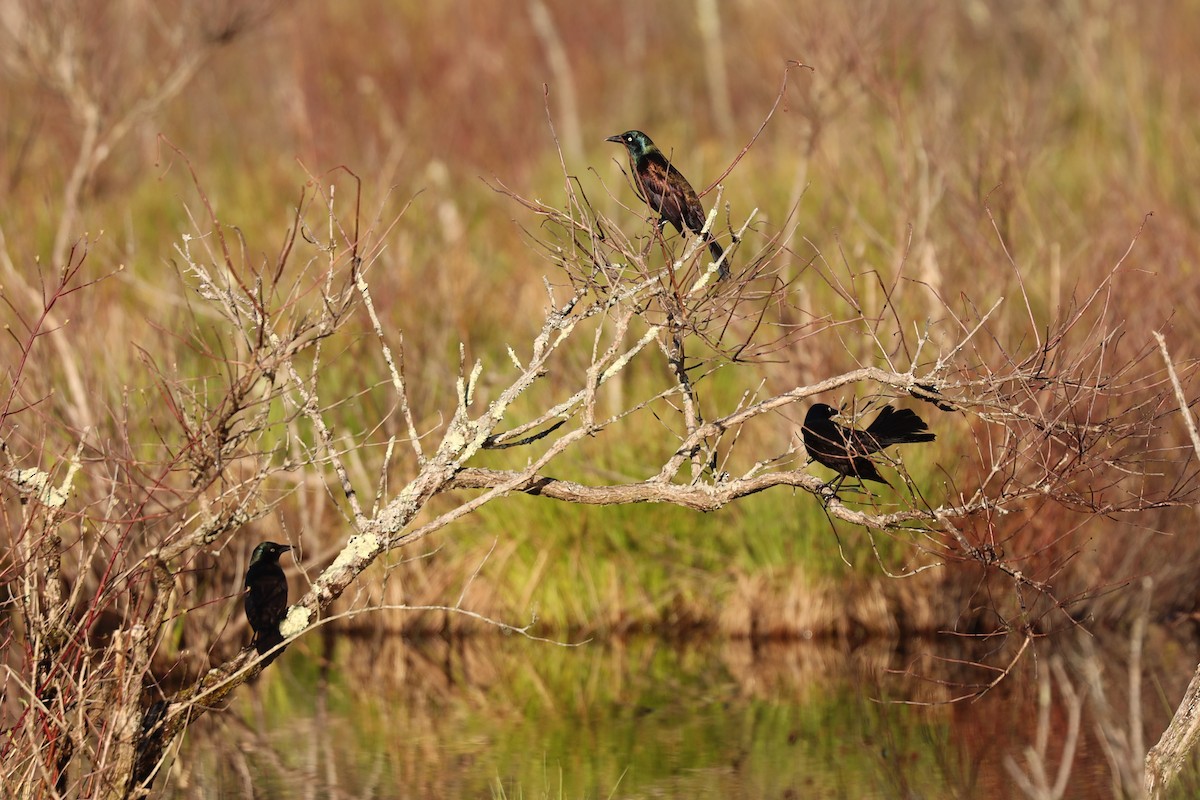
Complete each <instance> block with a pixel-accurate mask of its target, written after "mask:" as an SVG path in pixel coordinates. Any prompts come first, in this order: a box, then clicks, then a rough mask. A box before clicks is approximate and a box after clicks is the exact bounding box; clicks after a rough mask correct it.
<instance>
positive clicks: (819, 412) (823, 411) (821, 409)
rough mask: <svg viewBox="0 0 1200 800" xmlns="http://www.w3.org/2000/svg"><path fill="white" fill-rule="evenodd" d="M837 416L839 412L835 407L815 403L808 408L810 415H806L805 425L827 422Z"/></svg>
mask: <svg viewBox="0 0 1200 800" xmlns="http://www.w3.org/2000/svg"><path fill="white" fill-rule="evenodd" d="M837 415H838V410H837V409H836V408H834V407H833V406H830V405H826V404H825V403H813V404H812V405H811V406H809V407H808V413H807V414H805V415H804V423H805V424H806V425H807V424H810V423H813V422H825V421H827V420H831V419H833V418H834V417H836V416H837Z"/></svg>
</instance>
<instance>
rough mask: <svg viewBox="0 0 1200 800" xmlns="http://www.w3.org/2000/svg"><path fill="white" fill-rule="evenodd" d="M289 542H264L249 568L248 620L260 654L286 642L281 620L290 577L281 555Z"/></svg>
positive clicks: (247, 583) (247, 582) (257, 550)
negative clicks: (284, 569) (281, 561)
mask: <svg viewBox="0 0 1200 800" xmlns="http://www.w3.org/2000/svg"><path fill="white" fill-rule="evenodd" d="M291 549H292V548H291V546H290V545H286V544H275V542H262V543H261V544H259V545H258V547H255V548H254V553H253V554H252V555H251V556H250V568H249V569H247V570H246V597H245V603H246V620H247V621H248V622H249V623H250V627H251V628H253V629H254V640H253V641H252V642H251V644H253V645H254V648H255V649H256V650H257V651H258V653H259V655H261V654H263V653H266V652H267V651H268V650H270V649H271V648H273V647H274V646H275V645H277V644H279V643H280V642H282V641H283V636H282V635H281V634H280V633H279V623H280V622H282V621H283V615H284V612H286V611H287V595H288V586H287V576H285V575H284V574H283V567H281V566H279V557H280V556H281V555H283V554H284V553H286V552H287V551H288V550H291Z"/></svg>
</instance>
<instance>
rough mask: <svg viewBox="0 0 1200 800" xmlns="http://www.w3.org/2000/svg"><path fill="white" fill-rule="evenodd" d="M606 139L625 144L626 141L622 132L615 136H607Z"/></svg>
mask: <svg viewBox="0 0 1200 800" xmlns="http://www.w3.org/2000/svg"><path fill="white" fill-rule="evenodd" d="M604 141H606V142H616V143H617V144H625V141H624V140H623V139H622V138H621V134H619V133H618V134H617V135H615V136H610V137H608V138H607V139H605V140H604Z"/></svg>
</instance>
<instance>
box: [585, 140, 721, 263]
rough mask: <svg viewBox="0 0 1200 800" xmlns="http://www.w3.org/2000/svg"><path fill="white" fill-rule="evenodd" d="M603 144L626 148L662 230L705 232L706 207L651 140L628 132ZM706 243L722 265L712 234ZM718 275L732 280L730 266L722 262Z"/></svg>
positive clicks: (637, 178)
mask: <svg viewBox="0 0 1200 800" xmlns="http://www.w3.org/2000/svg"><path fill="white" fill-rule="evenodd" d="M604 141H606V142H617V143H618V144H623V145H625V149H626V150H628V151H629V166H630V168H631V169H632V170H633V179H634V182H635V183H636V185H637V190H638V192H640V193H641V195H642V199H643V200H645V201H646V205H648V206H650V210H651V211H653V212H655V213H656V214H658V215H659V216H660V217H661V219H659V222H658V225H659V227H660V228H661V227H662V226H663V225H664V224H665V223H667V222H669V223H671V224H672V225H674V226H675V230H677V231H679V232H680V233H683V228H684V226H685V225H686V226H687V229H688V230H689V231H691V232H692V233H695V234H700V232H701V231H703V230H704V207H703V206H701V205H700V198H699V197H697V196H696V190H695V189H693V188H692V185H691V184H690V183H688V182H687V178H685V177H683V174H682V173H681V172H680V171H679V170H677V169H675V165H674V164H672V163H671V162H670V161H668V160H667V157H666V156H664V155H663V152H662V150H659V149H658V147H656V146H655V144H654V142H652V141H650V137H649V136H647V135H646V134H644V133H642V132H641V131H625V133H619V134H617V135H616V136H610V137H608V138H607V139H605V140H604ZM704 241H706V242H707V243H708V252H709V253H711V254H712V257H713V261H720V260H721V255H722V254H723V253H724V251H723V250H722V249H721V245H719V244H717V240H716V239H714V238H713V237H712V234H711V233H708V234H705V235H704ZM717 275H718V279H719V280H724V279H725V278H728V277H729V264H728V263H727V262H722V264H721V267H720V271H719V272H718V273H717Z"/></svg>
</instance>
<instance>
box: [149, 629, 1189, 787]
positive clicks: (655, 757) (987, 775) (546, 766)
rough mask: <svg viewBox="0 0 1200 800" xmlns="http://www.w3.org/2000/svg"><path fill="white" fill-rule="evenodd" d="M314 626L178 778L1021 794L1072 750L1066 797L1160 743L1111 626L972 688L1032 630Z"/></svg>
mask: <svg viewBox="0 0 1200 800" xmlns="http://www.w3.org/2000/svg"><path fill="white" fill-rule="evenodd" d="M1163 641H1164V642H1167V640H1163ZM304 644H305V643H303V642H301V643H299V644H297V645H294V646H293V647H292V648H291V649H289V651H288V652H287V653H286V654H285V656H284V657H283V658H282V659H280V661H279V662H277V663H276V664H275V665H274V666H273V667H272V668H271V669H269V670H267V672H266V673H265V674H264V675H263V677H262V678H261V679H260V680H259V681H258V682H257V684H255V685H253V686H247V687H243V688H241V689H239V693H238V695H237V696H236V697H235V698H234V702H233V703H232V705H231V706H230V707H229V708H228V709H226V710H225V711H222V712H216V713H213V714H210V715H208V717H207V718H205V719H204V720H202V721H201V722H199V723H197V725H195V726H193V729H192V731H191V732H190V733H189V735H188V737H187V739H186V740H185V742H184V743H183V746H182V748H181V751H180V753H179V754H178V756H177V758H176V759H175V760H174V762H173V765H172V766H171V768H170V771H169V773H168V775H166V776H165V777H163V778H160V782H159V787H160V788H161V789H162V790H164V794H165V796H167V797H181V798H182V797H189V798H190V797H197V798H210V797H297V798H325V797H333V798H337V797H345V798H368V797H373V798H688V800H702V799H706V798H714V799H715V798H756V799H757V798H808V797H814V798H825V797H829V798H889V799H890V798H906V799H907V798H943V797H944V798H1008V797H1017V798H1019V797H1025V796H1027V795H1026V794H1024V793H1023V791H1022V789H1021V786H1020V785H1019V784H1020V781H1021V777H1019V776H1022V775H1023V776H1025V780H1035V781H1036V778H1037V774H1038V773H1039V772H1040V773H1042V774H1044V775H1046V776H1047V777H1046V778H1045V779H1044V780H1045V781H1046V782H1047V783H1051V784H1052V783H1053V782H1054V781H1055V780H1056V779H1057V778H1058V776H1059V775H1060V774H1061V773H1060V772H1059V770H1060V769H1064V767H1063V766H1062V765H1063V762H1064V758H1063V754H1064V752H1066V751H1068V750H1069V754H1070V759H1069V761H1068V762H1067V764H1068V765H1067V767H1065V769H1066V778H1067V780H1066V783H1065V786H1066V791H1065V793H1064V794H1063V796H1064V797H1067V798H1110V797H1120V796H1121V794H1120V788H1119V785H1120V778H1119V773H1120V771H1121V769H1122V766H1121V763H1122V761H1124V762H1126V764H1125V768H1126V771H1127V772H1128V771H1130V769H1132V770H1135V771H1136V769H1138V767H1139V765H1140V758H1141V755H1140V754H1138V755H1131V754H1129V753H1126V752H1122V749H1121V746H1120V741H1121V740H1122V738H1124V740H1126V741H1129V740H1131V738H1132V739H1133V740H1136V737H1131V735H1130V734H1131V731H1129V730H1128V725H1129V724H1130V723H1129V720H1130V719H1131V716H1130V714H1129V707H1128V693H1127V688H1128V685H1129V672H1128V669H1127V659H1124V658H1123V657H1122V656H1121V654H1120V653H1121V650H1122V648H1123V647H1125V648H1126V649H1127V644H1128V643H1127V642H1120V641H1117V642H1114V643H1113V645H1112V647H1111V648H1108V649H1105V648H1104V647H1102V646H1100V645H1098V644H1097V640H1095V639H1094V638H1092V637H1083V639H1082V641H1081V642H1079V643H1075V642H1072V643H1071V644H1070V646H1067V647H1063V645H1062V642H1061V639H1060V640H1059V642H1058V643H1057V644H1056V645H1055V649H1054V650H1051V649H1049V647H1046V646H1042V645H1040V644H1038V643H1035V644H1033V645H1031V646H1030V647H1028V648H1027V649H1026V651H1025V652H1024V653H1023V655H1022V657H1021V659H1020V660H1019V661H1018V663H1017V665H1016V667H1015V668H1014V669H1013V671H1012V674H1010V675H1009V676H1008V678H1006V679H1005V680H1003V681H1001V682H1000V683H999V685H998V686H997V687H996V688H994V689H992V690H990V691H988V692H987V693H985V694H984V695H983V696H982V698H979V699H975V700H969V699H964V700H959V701H957V702H953V700H954V698H957V697H962V696H964V695H967V694H970V693H971V691H972V690H973V689H977V688H978V687H979V686H982V685H986V684H987V683H990V682H991V681H992V680H994V679H995V678H996V677H997V676H998V673H996V672H994V671H991V670H988V669H982V668H980V667H978V666H972V665H971V663H970V662H979V661H986V662H987V663H989V664H1001V665H1003V664H1004V663H1007V659H1008V658H1010V657H1011V656H1012V655H1015V653H1016V652H1017V650H1018V649H1019V647H1018V646H1019V644H1020V643H1019V642H1017V643H1012V642H1008V643H1004V644H1002V645H999V646H997V645H995V644H991V643H989V644H988V645H987V650H986V652H980V650H981V648H980V647H979V646H978V644H976V645H975V651H976V652H967V648H966V647H965V645H964V644H963V642H962V641H961V640H958V641H951V642H949V643H947V642H937V641H921V642H914V643H908V645H907V646H906V647H903V648H898V647H897V646H896V643H894V642H893V643H887V644H878V645H873V644H870V643H868V644H867V645H864V646H859V647H850V646H848V645H836V644H829V643H817V642H795V643H781V644H766V645H753V644H751V643H750V642H747V641H725V640H721V641H713V640H701V641H691V642H684V643H681V642H678V641H665V640H662V639H656V638H644V639H632V640H629V639H626V640H622V641H620V642H600V641H594V642H590V643H587V644H585V645H582V646H578V647H561V646H556V645H552V644H546V643H543V642H536V641H531V640H529V639H525V638H522V637H517V636H477V637H473V638H467V639H460V640H456V641H452V642H447V641H444V640H442V639H440V638H433V639H428V640H420V641H412V640H405V639H401V638H398V637H381V638H378V639H370V638H353V639H351V638H342V639H338V640H333V641H329V642H326V643H324V645H322V644H321V643H320V642H314V643H313V644H312V645H310V646H309V647H308V649H306V648H305V647H304V646H303V645H304ZM322 647H324V648H325V649H326V651H327V654H328V655H327V657H326V655H323V654H322V653H321V652H319V651H320V650H321V649H322ZM1187 650H1188V648H1186V647H1182V646H1179V645H1171V644H1169V642H1167V643H1157V644H1156V643H1154V642H1149V643H1148V644H1147V647H1146V656H1145V657H1144V659H1143V660H1144V664H1145V672H1144V676H1143V680H1142V683H1143V684H1144V686H1145V689H1144V690H1143V693H1142V695H1143V701H1142V705H1143V706H1144V707H1143V708H1141V713H1142V714H1143V716H1144V724H1143V726H1142V727H1143V729H1144V732H1145V739H1146V742H1145V746H1146V747H1148V746H1149V745H1150V744H1153V743H1154V741H1156V740H1157V737H1158V735H1159V733H1160V732H1161V730H1162V728H1163V726H1164V725H1165V723H1166V720H1167V719H1168V718H1169V715H1170V708H1169V706H1170V705H1171V704H1172V703H1174V702H1178V697H1179V696H1180V695H1181V693H1182V688H1183V686H1184V685H1185V684H1186V681H1187V679H1188V678H1189V677H1190V675H1191V671H1192V669H1193V668H1194V665H1195V660H1194V655H1195V654H1194V653H1189V652H1185V651H1187ZM1188 659H1192V660H1191V662H1190V664H1191V665H1190V666H1189V665H1188ZM1169 662H1170V663H1169ZM1176 662H1177V663H1176ZM1097 675H1100V676H1103V677H1102V681H1103V683H1100V684H1097V683H1089V679H1094V678H1095V677H1096V676H1097ZM1089 676H1091V678H1089ZM1072 698H1073V700H1072ZM1073 709H1077V710H1078V712H1079V713H1078V716H1077V717H1076V716H1073ZM1133 718H1136V717H1133ZM1075 722H1077V724H1074V723H1075ZM1073 729H1074V730H1077V731H1078V733H1077V734H1076V735H1072V733H1071V731H1072V730H1073ZM1114 732H1115V733H1116V734H1118V735H1116V736H1112V735H1110V734H1112V733H1114ZM1072 742H1073V744H1072ZM1113 742H1116V743H1117V744H1116V745H1114V744H1113ZM1114 764H1115V765H1116V766H1114ZM1114 775H1117V776H1118V777H1116V778H1114ZM1127 779H1128V777H1127ZM1132 779H1134V780H1138V781H1140V774H1135V775H1134V776H1133V778H1132ZM1196 789H1197V784H1196V782H1195V781H1189V782H1188V783H1186V784H1185V785H1184V786H1183V787H1181V793H1180V794H1179V795H1178V796H1180V797H1195V796H1200V794H1197V792H1196Z"/></svg>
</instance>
